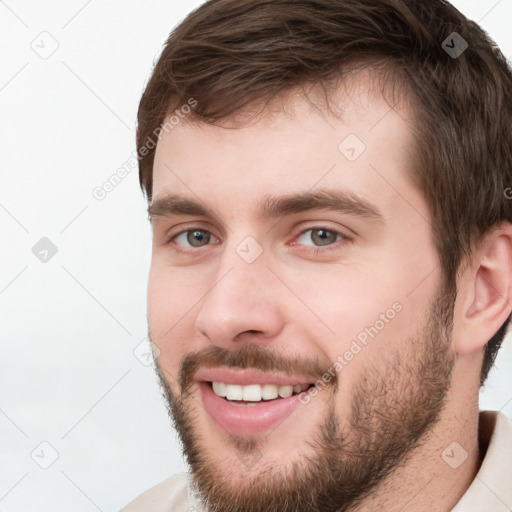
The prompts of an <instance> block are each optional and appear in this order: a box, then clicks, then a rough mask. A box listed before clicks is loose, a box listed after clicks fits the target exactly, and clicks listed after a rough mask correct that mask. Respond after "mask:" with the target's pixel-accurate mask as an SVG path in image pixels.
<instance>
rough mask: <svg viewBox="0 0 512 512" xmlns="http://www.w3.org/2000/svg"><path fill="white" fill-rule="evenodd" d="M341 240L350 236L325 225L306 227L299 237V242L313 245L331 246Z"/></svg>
mask: <svg viewBox="0 0 512 512" xmlns="http://www.w3.org/2000/svg"><path fill="white" fill-rule="evenodd" d="M340 240H348V237H347V236H345V235H343V234H342V233H340V232H339V231H336V230H333V229H327V228H325V227H313V228H309V229H306V230H304V231H302V232H301V233H300V235H299V236H298V237H297V242H298V243H300V244H302V245H310V246H313V247H324V246H331V245H333V244H335V243H336V242H339V241H340ZM308 241H309V242H312V243H307V242H308Z"/></svg>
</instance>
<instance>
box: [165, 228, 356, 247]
mask: <svg viewBox="0 0 512 512" xmlns="http://www.w3.org/2000/svg"><path fill="white" fill-rule="evenodd" d="M191 231H201V232H202V233H209V234H210V235H212V236H215V235H213V233H212V232H211V231H208V230H207V229H203V228H201V227H200V226H196V227H194V226H191V227H189V228H187V229H184V230H182V231H180V232H178V233H175V234H173V235H172V236H170V237H169V238H168V239H167V241H166V244H167V245H168V244H171V243H173V240H174V239H176V238H177V237H179V236H180V235H183V234H184V233H190V232H191ZM308 231H327V232H329V233H333V234H334V235H336V237H339V238H340V239H339V240H336V241H335V242H333V243H332V244H330V245H324V246H307V247H308V248H307V249H301V250H303V251H307V252H313V253H314V254H318V253H319V252H327V251H332V250H336V249H339V244H340V243H342V244H345V243H347V242H351V241H352V238H350V237H349V236H347V235H345V234H344V233H342V232H341V231H337V230H335V229H331V228H327V227H326V226H311V227H308V228H307V229H304V230H302V231H301V232H300V233H299V234H298V235H297V236H296V237H295V238H300V237H301V236H302V235H304V234H305V233H307V232H308ZM208 245H211V244H207V245H205V246H203V247H197V248H193V247H191V248H187V249H184V248H182V246H180V245H178V244H176V247H177V248H176V249H175V250H176V251H177V252H180V253H183V254H190V253H191V252H199V251H201V249H203V248H204V247H207V246H208ZM293 245H296V244H295V243H294V244H293Z"/></svg>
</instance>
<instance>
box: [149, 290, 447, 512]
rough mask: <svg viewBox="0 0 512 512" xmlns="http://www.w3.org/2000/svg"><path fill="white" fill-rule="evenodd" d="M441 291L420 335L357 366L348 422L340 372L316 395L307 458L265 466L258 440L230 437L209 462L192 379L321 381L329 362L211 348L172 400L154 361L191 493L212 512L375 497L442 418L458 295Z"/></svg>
mask: <svg viewBox="0 0 512 512" xmlns="http://www.w3.org/2000/svg"><path fill="white" fill-rule="evenodd" d="M447 291H448V290H443V291H441V292H440V293H438V295H437V296H436V298H435V299H434V301H433V303H432V304H431V307H430V310H429V312H428V315H427V319H426V321H425V322H424V325H423V326H422V328H420V329H418V331H417V333H416V334H415V336H413V337H411V338H408V339H405V340H402V343H401V344H400V350H399V351H398V350H396V349H395V352H394V353H385V348H384V347H382V348H381V350H380V353H379V355H378V363H377V364H375V363H374V362H372V361H371V360H370V359H369V360H368V361H366V362H365V363H364V364H363V366H362V370H361V372H360V373H359V375H358V376H357V380H356V381H355V382H354V384H353V385H352V387H351V392H352V396H351V403H350V411H349V413H348V414H346V417H345V418H342V417H341V416H340V414H339V413H338V412H337V405H338V404H337V402H341V400H342V399H341V398H340V397H339V396H338V395H339V394H338V393H337V390H338V388H339V387H340V382H341V383H342V373H343V371H341V375H338V374H336V376H335V378H334V379H333V380H332V381H331V382H330V383H329V385H328V387H326V388H324V389H323V390H322V392H320V393H319V395H323V397H324V398H320V397H319V396H317V397H316V398H313V400H315V399H316V400H321V399H324V400H325V399H326V396H327V399H328V400H327V404H328V405H327V407H326V409H327V411H326V413H325V417H324V418H323V419H322V420H321V421H320V422H319V424H318V427H316V428H315V429H314V431H312V432H311V434H309V435H308V437H307V438H305V439H304V446H303V447H299V448H301V449H304V447H309V450H308V452H307V454H306V455H302V456H297V457H296V458H295V459H293V458H290V460H285V461H275V460H273V461H272V462H269V463H266V462H265V457H264V455H265V446H264V439H263V438H261V437H252V436H246V437H238V436H234V435H229V441H230V442H231V446H232V449H233V450H234V451H231V450H229V448H228V449H226V452H225V455H224V457H223V459H222V460H221V459H215V458H213V457H211V456H209V455H208V440H207V438H206V436H204V437H202V436H201V435H200V434H199V432H198V428H197V427H198V425H197V423H198V421H197V410H198V408H200V407H201V405H200V404H199V403H198V402H197V401H196V400H195V399H194V397H193V396H192V392H193V389H192V388H193V380H192V377H193V374H194V373H195V371H196V370H197V369H198V368H199V367H216V366H227V367H231V368H252V369H256V370H263V371H279V372H281V373H285V374H286V373H287V372H289V373H290V374H291V373H293V374H297V373H298V374H300V371H301V370H302V371H303V373H304V374H305V375H306V374H309V375H319V376H321V375H322V374H323V372H325V371H326V370H327V368H328V367H329V366H331V367H332V363H331V364H326V365H323V364H321V363H320V362H319V361H318V360H314V361H311V360H304V359H298V358H295V359H292V358H290V357H283V356H282V355H279V354H277V353H276V352H274V351H272V350H270V349H268V348H262V347H261V346H259V345H256V344H247V345H245V346H242V347H241V348H238V349H233V350H228V349H224V348H221V347H217V346H213V345H212V346H210V347H208V348H207V349H203V350H201V351H199V352H197V353H191V354H188V355H187V356H186V357H185V358H184V359H183V360H182V362H181V364H180V371H179V376H178V379H177V380H178V382H177V384H176V385H177V386H178V387H179V389H180V391H181V393H179V394H178V393H176V392H174V391H173V390H172V389H171V386H170V384H169V383H168V381H167V380H166V379H165V378H164V375H163V371H162V368H160V366H159V365H158V362H156V370H157V375H158V378H159V380H160V384H161V386H162V389H163V393H164V397H165V399H166V401H167V406H168V410H169V415H170V417H171V420H172V422H173V425H174V427H175V428H176V430H177V432H178V434H179V437H180V440H181V443H182V445H183V453H184V455H185V457H186V459H187V462H188V465H189V466H190V470H191V474H192V480H193V487H194V490H195V492H196V493H198V494H199V496H200V497H201V499H202V500H203V501H204V503H205V505H206V506H207V508H208V510H209V511H211V512H221V511H222V512H275V511H280V512H334V511H337V512H344V511H348V510H351V509H354V508H355V507H357V505H358V504H360V503H361V502H362V501H363V500H364V499H365V498H366V497H367V496H369V495H371V493H372V491H375V490H376V488H377V486H378V485H379V484H383V483H384V482H385V480H386V478H387V477H389V476H390V475H391V474H392V472H393V471H394V470H395V469H397V468H398V467H399V466H400V465H401V464H404V463H405V462H406V461H407V460H408V458H409V457H410V456H411V455H412V452H413V450H414V449H416V448H418V447H419V446H421V445H422V444H423V443H424V442H425V439H426V438H427V436H428V434H429V432H430V431H431V429H432V428H433V426H434V425H435V424H436V423H437V422H438V421H439V419H440V416H441V412H442V410H443V407H444V405H445V401H446V395H447V392H448V389H449V386H450V380H451V374H452V370H453V365H454V354H453V352H452V350H451V343H450V336H451V331H452V327H453V325H452V319H453V307H454V293H447ZM373 343H378V339H377V340H376V341H374V342H373ZM363 351H364V349H363ZM342 394H343V393H342ZM343 396H347V395H346V394H343ZM303 407H306V409H304V410H303V409H302V408H301V407H299V408H298V409H297V410H296V411H295V414H301V413H303V412H305V413H306V414H307V405H304V406H303ZM342 425H343V426H344V428H343V429H342V428H341V426H342ZM203 427H204V426H203ZM292 428H293V426H292ZM247 460H249V461H251V460H252V463H251V465H250V470H249V468H245V469H246V471H244V466H239V463H240V461H244V463H245V461H247Z"/></svg>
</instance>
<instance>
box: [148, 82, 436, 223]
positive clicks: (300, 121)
mask: <svg viewBox="0 0 512 512" xmlns="http://www.w3.org/2000/svg"><path fill="white" fill-rule="evenodd" d="M373 85H374V84H373V82H372V81H371V80H370V79H368V78H367V77H359V78H358V79H357V80H356V79H352V80H350V82H347V83H345V84H344V86H343V87H340V88H339V89H338V93H337V95H336V96H333V97H332V98H331V100H330V103H329V107H330V109H326V108H323V107H324V105H322V104H321V103H318V102H315V98H314V97H313V98H311V97H309V98H306V97H305V96H304V95H300V94H296V95H293V96H290V95H289V96H288V97H286V98H284V99H283V98H279V99H277V100H276V101H274V102H273V103H271V104H269V105H268V106H267V108H266V109H265V110H262V111H261V113H260V115H259V116H256V117H253V118H252V119H251V120H250V121H249V122H245V123H243V124H242V125H240V124H238V125H236V124H233V123H232V124H230V123H229V121H228V122H225V123H222V124H221V125H211V124H205V123H200V122H196V121H194V120H192V119H191V120H190V121H188V120H184V122H181V123H179V124H178V125H176V126H174V128H173V129H172V130H170V131H169V132H168V133H165V132H162V137H161V140H160V141H159V143H158V145H157V149H156V153H155V162H154V169H153V198H154V199H155V200H156V199H158V198H159V197H161V196H163V195H165V194H169V193H172V194H180V195H184V196H187V197H189V198H195V199H196V200H197V199H199V200H201V201H203V202H205V203H208V205H209V206H211V208H212V209H219V210H227V209H231V215H235V214H236V213H240V212H241V211H242V209H244V208H249V207H253V208H254V211H255V212H256V211H257V209H258V208H259V206H260V204H259V203H260V199H261V198H262V197H264V196H268V195H269V193H270V194H272V195H280V194H290V193H295V192H297V193H298V192H304V191H307V190H313V189H314V188H315V187H320V188H332V189H337V190H339V189H344V190H346V191H348V192H353V193H356V194H358V195H359V196H360V197H364V198H368V199H369V200H372V201H374V202H376V203H380V205H381V206H382V207H383V208H382V209H383V210H385V209H386V207H387V206H390V207H391V206H393V203H396V201H397V197H400V196H402V199H404V198H405V203H407V202H410V201H412V202H414V203H417V202H419V204H418V205H416V206H415V208H416V207H417V208H419V209H420V210H423V214H424V215H425V216H428V212H427V211H426V210H427V209H426V205H425V204H424V202H423V204H421V203H422V201H423V199H422V197H421V194H420V193H419V191H418V190H416V188H415V187H414V185H413V182H412V180H411V179H410V177H411V172H412V167H411V162H412V160H413V159H412V158H411V157H412V155H413V148H414V141H413V135H412V129H411V126H412V122H411V120H410V117H409V115H408V111H407V110H406V109H405V108H403V107H402V108H400V109H399V108H397V107H396V106H395V107H393V106H392V105H391V104H390V103H389V102H388V100H387V99H385V98H384V97H383V96H382V94H380V93H378V92H375V87H374V86H373ZM316 98H318V95H317V96H316ZM409 208H411V205H409ZM226 213H227V212H226ZM420 215H421V213H420Z"/></svg>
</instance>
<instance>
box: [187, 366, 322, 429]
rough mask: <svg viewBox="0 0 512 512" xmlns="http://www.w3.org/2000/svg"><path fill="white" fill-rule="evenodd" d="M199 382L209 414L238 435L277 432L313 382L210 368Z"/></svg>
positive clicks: (200, 374)
mask: <svg viewBox="0 0 512 512" xmlns="http://www.w3.org/2000/svg"><path fill="white" fill-rule="evenodd" d="M195 380H196V382H197V384H198V386H199V391H200V397H201V401H202V403H203V405H204V408H205V410H206V412H207V413H208V415H209V416H210V417H211V418H212V419H213V420H214V421H215V422H216V423H217V424H218V425H219V426H220V427H222V429H224V430H225V431H226V432H228V433H230V434H234V435H239V436H246V435H258V434H264V433H265V432H268V431H269V430H271V429H272V430H274V429H275V428H276V427H277V426H278V425H279V424H280V423H281V422H283V421H284V420H285V419H286V418H287V417H288V416H289V415H290V414H291V413H292V412H293V411H294V410H296V409H297V408H298V407H299V406H300V405H301V402H300V400H299V397H300V394H301V393H304V392H306V391H307V390H308V389H309V388H311V387H312V386H314V380H312V379H310V381H309V382H308V379H307V378H291V377H285V376H278V375H275V374H264V373H260V372H253V371H248V370H239V371H232V370H221V369H209V370H204V371H200V372H198V374H197V375H196V379H195Z"/></svg>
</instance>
